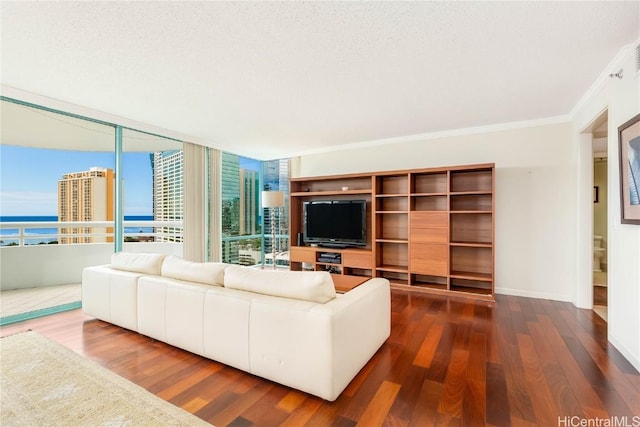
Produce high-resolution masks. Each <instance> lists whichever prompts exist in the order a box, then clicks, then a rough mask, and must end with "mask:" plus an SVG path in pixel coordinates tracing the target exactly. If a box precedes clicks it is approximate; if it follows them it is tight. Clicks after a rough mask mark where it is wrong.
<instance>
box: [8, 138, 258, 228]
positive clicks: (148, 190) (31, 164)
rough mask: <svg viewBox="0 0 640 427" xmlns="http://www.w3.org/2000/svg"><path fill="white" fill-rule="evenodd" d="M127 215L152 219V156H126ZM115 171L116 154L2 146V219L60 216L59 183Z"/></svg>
mask: <svg viewBox="0 0 640 427" xmlns="http://www.w3.org/2000/svg"><path fill="white" fill-rule="evenodd" d="M122 164H123V171H122V173H123V177H124V199H125V200H124V214H125V215H127V216H128V215H151V214H152V211H153V209H152V203H153V198H152V191H153V180H152V176H151V161H150V160H149V153H124V154H123V155H122ZM94 166H99V167H104V168H112V169H113V168H114V167H115V159H114V155H113V153H101V152H82V151H65V150H47V149H35V148H28V147H16V146H11V145H2V146H0V215H1V216H36V215H57V214H58V207H57V206H58V205H57V203H58V180H59V179H60V178H62V175H64V174H65V173H70V172H81V171H86V170H89V169H90V168H91V167H94ZM240 167H242V168H245V169H251V170H259V168H260V162H259V161H257V160H253V159H247V158H242V157H241V158H240Z"/></svg>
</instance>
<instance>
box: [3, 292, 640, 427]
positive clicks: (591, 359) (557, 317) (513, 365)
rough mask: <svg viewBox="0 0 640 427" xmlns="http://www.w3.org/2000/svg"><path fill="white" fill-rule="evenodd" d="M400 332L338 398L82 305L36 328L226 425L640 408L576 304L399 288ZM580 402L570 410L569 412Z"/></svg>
mask: <svg viewBox="0 0 640 427" xmlns="http://www.w3.org/2000/svg"><path fill="white" fill-rule="evenodd" d="M391 306H392V327H391V337H390V338H389V340H388V341H387V342H386V343H385V344H384V345H383V346H382V347H381V348H380V350H379V351H378V352H377V353H376V354H375V355H374V356H373V358H372V359H371V360H370V361H369V363H367V365H365V367H364V368H363V369H362V370H361V371H360V372H359V373H358V375H356V377H355V378H354V380H353V381H352V382H351V384H350V385H349V386H348V387H347V388H346V389H345V391H344V392H343V393H342V394H341V395H340V396H339V397H338V399H337V400H336V401H335V402H327V401H324V400H322V399H319V398H317V397H314V396H310V395H308V394H306V393H303V392H300V391H296V390H291V389H289V388H287V387H285V386H282V385H279V384H275V383H273V382H271V381H267V380H264V379H262V378H259V377H256V376H253V375H250V374H248V373H246V372H242V371H240V370H237V369H235V368H231V367H229V366H225V365H223V364H221V363H218V362H215V361H211V360H207V359H205V358H202V357H200V356H198V355H195V354H192V353H189V352H186V351H184V350H181V349H177V348H175V347H172V346H170V345H168V344H165V343H161V342H158V341H156V340H153V339H151V338H149V337H145V336H143V335H140V334H137V333H135V332H132V331H128V330H125V329H122V328H120V327H117V326H115V325H111V324H108V323H105V322H102V321H99V320H95V319H92V318H91V317H88V316H86V315H84V314H83V313H82V311H81V310H74V311H70V312H65V313H58V314H55V315H52V316H48V317H45V318H40V319H34V320H32V321H27V322H23V323H20V324H14V325H8V326H5V327H2V328H0V336H6V335H9V334H13V333H17V332H20V331H25V330H27V329H33V330H36V331H37V332H39V333H40V334H42V335H45V336H47V337H49V338H51V339H53V340H55V341H57V342H59V343H60V344H62V345H64V346H66V347H68V348H70V349H72V350H73V351H75V352H77V353H79V354H81V355H83V356H84V357H87V358H89V359H91V360H94V361H95V362H97V363H99V364H100V365H102V366H104V367H105V368H107V369H110V370H111V371H113V372H115V373H116V374H118V375H121V376H123V377H124V378H126V379H128V380H130V381H132V382H134V383H136V384H139V385H141V386H143V387H145V388H147V389H148V390H149V391H151V392H152V393H154V394H156V395H158V396H159V397H161V398H163V399H165V400H168V401H169V402H171V403H173V404H174V405H177V406H180V407H182V408H184V409H187V410H189V411H190V412H192V413H195V414H196V415H197V416H199V417H201V418H202V419H205V420H206V421H208V422H210V423H212V424H214V425H216V426H218V427H222V426H225V425H230V426H238V427H249V426H251V427H254V426H259V427H260V426H274V425H285V426H296V427H297V426H302V425H307V426H321V427H325V426H329V425H330V426H344V427H353V426H355V425H356V424H357V423H360V424H361V425H364V424H367V425H386V426H392V427H405V426H419V427H423V426H429V425H460V426H464V427H466V426H475V425H489V426H491V425H494V426H509V425H513V426H527V427H529V426H547V425H549V423H552V424H551V425H557V420H558V417H561V416H567V415H576V414H577V415H578V416H580V417H584V418H585V419H594V418H600V419H607V418H610V417H613V416H618V417H619V416H624V415H628V416H630V415H635V414H637V413H638V409H639V408H638V406H637V403H640V374H639V373H638V372H637V371H636V370H635V369H634V368H633V366H631V364H630V363H629V362H628V361H626V359H624V358H623V357H622V355H621V354H620V353H619V352H618V351H617V350H616V349H615V348H614V347H613V346H612V345H611V344H610V343H609V342H608V341H607V338H606V324H605V323H604V322H603V321H602V320H601V319H600V318H599V317H598V316H593V315H592V314H591V313H590V312H589V311H588V310H581V309H576V308H575V307H573V306H572V305H571V304H569V303H565V302H556V301H547V300H537V299H526V298H520V297H514V296H504V295H498V296H497V297H496V302H495V303H486V302H478V301H471V300H463V299H454V298H447V297H441V296H435V295H428V294H420V295H412V294H409V293H407V292H403V291H395V290H394V291H392V294H391ZM569 412H570V414H568V413H569Z"/></svg>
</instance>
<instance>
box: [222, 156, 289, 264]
mask: <svg viewBox="0 0 640 427" xmlns="http://www.w3.org/2000/svg"><path fill="white" fill-rule="evenodd" d="M221 170H222V173H221V176H222V182H221V198H222V202H221V203H222V219H221V221H222V224H221V225H222V227H221V228H222V261H223V262H228V263H233V264H241V265H261V264H264V263H265V262H266V263H270V262H271V261H270V259H269V260H266V259H267V258H269V254H271V253H272V249H273V246H272V241H273V242H275V245H276V252H277V255H276V258H277V259H278V261H277V262H278V264H280V265H287V264H288V260H289V256H288V250H289V244H288V237H289V236H288V232H289V229H288V224H289V221H288V202H289V197H288V192H289V161H288V160H274V161H267V162H261V161H258V160H254V159H250V158H247V157H242V156H238V155H236V154H232V153H224V152H223V153H222V160H221ZM262 190H277V191H283V192H284V193H285V195H286V196H285V203H286V205H285V207H284V208H280V209H279V210H278V215H276V228H277V230H278V231H277V232H276V239H275V240H274V239H271V238H270V235H269V238H267V239H265V233H267V232H269V230H271V223H270V219H269V212H266V211H264V210H263V209H262V207H261V205H260V195H261V191H262ZM265 254H266V255H265ZM271 257H272V256H271Z"/></svg>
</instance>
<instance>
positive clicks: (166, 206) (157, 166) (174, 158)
mask: <svg viewBox="0 0 640 427" xmlns="http://www.w3.org/2000/svg"><path fill="white" fill-rule="evenodd" d="M183 168H184V154H183V151H182V150H169V151H157V152H155V153H153V154H152V155H151V171H152V174H153V219H154V221H182V219H183V215H184V213H183V212H184V210H183V202H182V201H183V193H184V186H183V178H182V172H183ZM155 231H156V233H159V235H157V236H156V239H155V240H156V242H181V241H182V232H181V230H178V229H175V228H174V227H158V228H156V230H155Z"/></svg>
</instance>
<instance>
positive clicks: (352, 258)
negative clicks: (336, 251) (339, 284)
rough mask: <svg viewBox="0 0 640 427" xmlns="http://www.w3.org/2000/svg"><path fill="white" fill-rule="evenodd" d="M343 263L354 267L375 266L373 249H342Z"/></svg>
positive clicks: (368, 267) (367, 267)
mask: <svg viewBox="0 0 640 427" xmlns="http://www.w3.org/2000/svg"><path fill="white" fill-rule="evenodd" d="M342 265H344V266H345V267H352V268H366V269H370V268H373V256H372V254H371V251H365V250H363V251H350V250H345V251H342Z"/></svg>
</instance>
